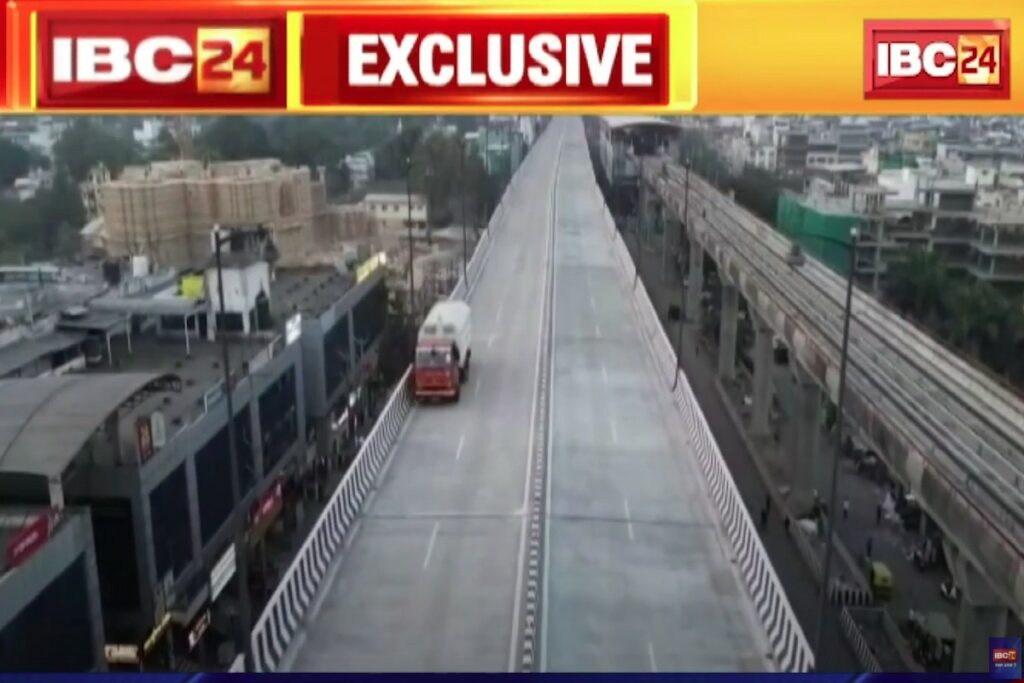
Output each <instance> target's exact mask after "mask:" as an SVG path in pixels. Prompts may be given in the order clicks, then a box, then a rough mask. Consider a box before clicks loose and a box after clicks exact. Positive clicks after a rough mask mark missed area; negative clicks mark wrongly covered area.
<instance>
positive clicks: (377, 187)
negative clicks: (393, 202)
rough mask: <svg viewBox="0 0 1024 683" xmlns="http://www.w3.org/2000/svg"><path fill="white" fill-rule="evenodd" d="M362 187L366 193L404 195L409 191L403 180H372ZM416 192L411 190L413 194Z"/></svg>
mask: <svg viewBox="0 0 1024 683" xmlns="http://www.w3.org/2000/svg"><path fill="white" fill-rule="evenodd" d="M364 189H365V191H366V194H367V195H371V194H400V195H402V196H405V195H406V194H408V192H409V187H408V185H407V184H406V182H405V181H404V180H374V181H371V182H369V183H367V184H366V187H365V188H364ZM417 194H418V193H416V192H413V195H417Z"/></svg>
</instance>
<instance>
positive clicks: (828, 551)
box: [814, 228, 857, 662]
mask: <svg viewBox="0 0 1024 683" xmlns="http://www.w3.org/2000/svg"><path fill="white" fill-rule="evenodd" d="M856 267H857V229H856V228H851V229H850V272H849V273H848V274H847V276H846V308H845V309H844V314H843V339H842V345H841V350H840V356H839V396H838V397H837V399H836V439H837V441H836V457H835V461H834V462H833V463H832V479H831V482H830V484H829V496H828V520H827V524H826V526H827V531H826V536H825V567H824V570H823V574H822V576H823V582H822V586H821V596H820V600H819V604H818V623H817V629H816V630H815V634H814V658H815V661H816V662H820V661H821V636H822V632H823V631H824V625H825V612H826V611H827V610H828V602H829V581H830V574H831V570H832V547H833V546H834V545H835V543H834V541H833V538H832V537H833V535H834V534H835V520H836V492H837V489H838V484H839V460H840V458H841V457H842V448H843V398H844V395H845V394H846V366H847V364H848V363H849V353H848V348H849V343H850V319H851V318H852V317H853V278H854V271H855V270H856Z"/></svg>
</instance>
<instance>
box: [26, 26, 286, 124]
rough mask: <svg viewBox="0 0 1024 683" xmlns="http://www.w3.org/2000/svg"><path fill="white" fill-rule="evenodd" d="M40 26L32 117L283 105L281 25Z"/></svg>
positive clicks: (283, 37) (283, 76)
mask: <svg viewBox="0 0 1024 683" xmlns="http://www.w3.org/2000/svg"><path fill="white" fill-rule="evenodd" d="M39 26H40V29H39V39H38V42H37V44H38V52H37V56H36V58H37V67H38V68H37V73H38V90H37V93H36V96H37V107H38V108H39V109H64V110H67V109H72V110H73V109H161V108H174V109H188V108H197V107H202V108H225V109H229V108H236V107H237V108H262V107H276V106H282V105H283V104H284V102H285V99H284V98H285V83H284V80H285V72H284V40H285V36H284V30H285V27H284V23H283V20H281V19H278V18H258V19H256V18H245V17H242V18H238V17H234V18H222V17H205V16H198V17H197V16H189V17H185V16H180V15H179V16H175V15H170V16H164V17H162V18H161V19H156V18H153V17H152V15H150V16H149V17H144V16H137V15H132V16H124V17H121V16H109V15H107V16H106V17H105V18H104V19H102V20H98V19H97V18H95V17H86V16H84V15H81V16H79V15H76V16H67V15H64V14H55V15H52V16H46V17H44V18H42V19H41V20H40V23H39Z"/></svg>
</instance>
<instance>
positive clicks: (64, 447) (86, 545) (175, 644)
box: [0, 251, 387, 670]
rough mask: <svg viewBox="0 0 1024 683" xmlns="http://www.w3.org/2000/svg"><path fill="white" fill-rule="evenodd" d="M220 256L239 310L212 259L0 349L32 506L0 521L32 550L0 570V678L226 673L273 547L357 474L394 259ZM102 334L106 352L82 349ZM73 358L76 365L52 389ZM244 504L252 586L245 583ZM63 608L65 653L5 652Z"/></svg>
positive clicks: (13, 478)
mask: <svg viewBox="0 0 1024 683" xmlns="http://www.w3.org/2000/svg"><path fill="white" fill-rule="evenodd" d="M221 263H222V272H221V279H222V280H223V284H224V299H225V306H224V308H225V310H226V314H224V315H221V314H220V312H219V304H218V303H217V302H218V300H219V298H220V297H219V290H218V286H217V282H218V277H217V270H216V269H215V268H214V267H213V266H212V265H208V266H207V267H206V268H204V269H201V270H199V271H194V272H190V273H184V274H182V273H175V272H173V271H172V272H168V273H162V274H159V275H152V276H147V277H144V278H131V279H129V280H126V281H124V282H123V283H122V284H121V285H118V286H113V287H111V288H110V289H109V290H108V291H107V292H106V293H105V294H103V295H102V296H98V297H96V296H94V297H92V298H91V299H90V300H89V301H88V302H87V303H86V305H84V306H77V307H75V308H73V309H70V310H66V311H65V312H64V314H63V315H61V316H59V319H58V321H57V323H56V325H55V329H54V330H53V331H52V332H50V333H48V334H41V335H40V336H36V337H34V338H33V339H32V343H31V344H30V345H28V346H27V347H24V348H23V346H24V345H22V346H19V347H18V348H17V353H15V354H10V355H9V354H7V353H6V352H7V349H8V347H0V363H2V362H6V363H7V364H8V365H10V364H11V363H14V362H16V363H18V364H19V367H20V369H21V370H24V373H21V372H19V373H16V374H17V375H18V376H19V377H20V378H17V379H3V380H0V415H2V416H3V417H2V419H0V454H2V455H0V499H2V500H3V501H4V503H5V504H9V505H12V506H17V508H16V509H12V510H11V511H9V512H5V511H2V510H0V513H2V514H5V515H6V517H0V519H4V520H8V519H9V520H12V521H11V522H10V523H9V524H7V523H6V522H5V523H4V524H0V536H4V538H5V539H11V538H15V539H18V540H17V541H16V544H20V545H26V547H27V548H28V547H29V546H31V547H30V548H29V550H31V552H27V551H24V550H22V551H19V552H20V555H18V562H17V563H8V566H5V567H3V568H2V571H3V572H4V575H3V576H0V606H2V607H0V669H3V670H19V669H21V670H27V669H32V668H35V669H37V670H38V669H40V668H46V669H54V668H59V669H67V670H83V669H101V668H104V667H105V666H107V664H108V663H109V665H110V666H115V667H129V668H135V669H137V668H139V667H140V666H141V667H142V668H167V667H172V668H173V667H180V666H182V663H183V662H193V663H194V664H192V665H187V666H193V665H198V666H200V667H204V668H217V667H223V666H227V665H228V664H230V663H231V662H232V661H233V659H234V657H235V656H236V654H237V653H235V652H234V650H233V644H232V640H231V633H232V626H231V624H232V619H234V618H236V616H235V615H237V613H238V603H239V600H240V598H241V596H242V591H251V593H250V595H251V597H252V599H253V601H254V612H255V613H256V614H258V610H259V608H260V605H261V600H262V599H264V598H265V597H266V596H267V595H268V594H269V591H270V590H271V589H272V587H273V584H274V581H275V580H276V576H275V573H274V569H273V567H275V566H277V564H276V563H275V562H277V563H279V562H281V561H284V562H287V560H288V559H289V558H287V557H284V558H281V557H278V558H277V560H274V553H275V552H278V551H277V550H275V548H278V547H280V546H281V544H279V543H278V544H275V543H273V542H271V541H270V540H269V539H270V538H271V537H273V536H275V535H277V534H278V533H279V532H278V531H275V529H277V528H278V527H282V526H284V527H290V528H295V527H298V526H299V524H300V520H301V515H302V513H301V511H302V509H303V501H305V500H307V499H308V497H309V496H311V495H324V488H323V484H324V483H325V481H326V477H328V476H330V472H331V471H332V470H335V469H337V468H340V467H344V465H345V463H344V458H343V457H342V456H343V455H345V454H347V453H350V452H351V451H350V449H351V447H352V445H353V444H354V441H355V428H356V427H357V426H359V424H360V423H361V422H362V421H365V420H366V417H367V415H368V412H369V409H370V407H371V402H372V401H375V400H376V399H377V396H378V395H379V394H382V393H383V388H382V387H380V386H378V381H377V377H376V376H375V374H374V367H375V356H376V347H377V344H378V340H379V338H380V336H381V334H382V332H383V327H384V316H385V315H386V310H387V307H386V301H387V291H386V289H385V285H384V269H383V268H382V266H383V260H382V259H381V258H380V257H375V258H373V259H369V260H367V261H366V262H365V263H362V264H354V267H353V268H352V269H351V271H349V270H344V271H342V270H338V269H336V268H319V269H306V270H302V271H296V270H292V269H275V268H273V267H272V265H271V264H268V263H267V262H265V261H262V260H261V259H259V258H256V257H254V256H253V255H252V254H251V253H249V252H244V251H243V252H232V251H229V252H228V253H226V254H224V255H223V257H222V259H221ZM211 302H213V303H212V304H211ZM57 336H60V337H62V339H60V340H54V339H53V337H57ZM63 337H74V340H72V342H71V343H70V344H69V343H68V340H67V339H66V338H63ZM75 340H77V341H75ZM58 341H59V343H57V342H58ZM92 341H94V342H96V344H95V345H94V348H95V349H96V350H97V352H96V353H95V354H93V353H91V352H88V351H83V350H82V347H81V346H80V344H82V343H83V342H84V343H86V344H88V343H89V342H92ZM223 344H226V345H227V348H228V351H229V356H230V359H231V373H230V376H229V379H228V380H227V382H226V383H225V381H224V375H225V372H224V366H223V356H222V353H223V349H222V345H223ZM65 349H71V350H77V351H78V355H77V356H75V358H81V363H79V364H76V365H75V367H71V368H62V369H61V372H62V373H63V374H60V375H58V376H53V374H54V373H53V372H52V368H53V364H54V363H55V362H57V361H56V360H55V359H54V357H53V355H54V353H58V352H64V351H65ZM67 353H68V354H69V356H70V355H73V354H72V352H71V351H67ZM33 354H34V356H33ZM12 355H13V356H15V357H13V358H12ZM5 356H6V358H5ZM29 356H33V357H31V358H30V357H29ZM82 356H84V358H82ZM40 368H43V370H42V372H38V370H40ZM41 374H42V375H49V376H41ZM227 392H230V393H231V396H232V404H233V414H232V416H231V420H230V421H229V418H228V414H227V411H226V405H227V401H226V400H225V396H226V394H227ZM343 407H344V408H343ZM229 424H231V425H232V426H233V430H234V433H235V436H236V444H235V445H236V450H235V454H236V457H237V462H236V464H237V472H238V473H239V486H240V490H239V499H238V500H239V502H238V503H237V504H236V503H235V500H234V497H233V491H232V485H231V482H232V471H231V470H232V466H231V465H232V464H231V460H230V457H229V453H230V450H229V448H228V443H229V438H228V425H229ZM311 489H312V490H313V491H314V492H317V493H310V490H311ZM235 511H237V512H238V515H239V517H238V519H240V523H241V524H242V525H243V527H244V533H245V537H246V545H245V548H246V550H245V552H246V557H247V559H248V560H249V563H250V567H251V568H252V569H251V571H250V574H249V578H250V585H248V586H242V585H240V584H239V581H238V579H237V575H236V566H237V562H238V560H239V558H238V557H236V554H235V546H234V545H233V539H234V537H235V533H236V531H235V530H236V522H235V521H234V520H235V519H236V518H235V517H233V513H234V512H235ZM43 513H45V514H44V515H43V518H45V520H44V521H46V522H47V523H46V525H44V523H43V521H39V520H40V519H41V517H40V515H41V514H43ZM19 515H20V516H19ZM5 525H6V526H5ZM3 529H8V530H7V531H2V530H3ZM43 531H45V532H46V533H45V534H44V533H42V532H43ZM30 535H31V539H32V541H31V543H27V542H26V541H25V540H24V539H25V538H27V537H29V536H30ZM20 545H19V547H20ZM285 547H287V545H286V546H285ZM267 558H270V561H268V560H267ZM65 576H68V577H70V578H62V577H65ZM69 595H70V596H71V598H74V599H71V598H69V597H68V596H69ZM55 596H56V597H55ZM60 600H65V601H66V605H65V609H66V610H67V614H66V615H65V616H66V620H67V626H68V629H71V631H73V633H68V634H64V635H67V636H68V637H67V639H62V641H61V647H60V648H56V649H57V650H60V652H59V653H58V654H55V655H53V657H54V658H53V659H51V660H48V661H47V662H46V663H45V665H44V663H42V660H40V659H39V656H41V655H40V652H45V653H49V652H52V651H54V647H53V640H52V637H51V638H48V639H43V638H41V639H40V643H37V644H35V645H33V646H32V648H35V649H32V648H28V647H24V648H16V649H12V648H11V647H8V644H12V645H14V646H17V645H18V644H19V643H21V642H22V641H21V640H19V639H18V638H14V637H8V636H9V634H10V633H12V631H10V630H9V629H11V628H16V629H17V630H18V633H25V634H32V633H37V632H41V631H40V629H43V628H44V626H45V625H46V623H47V622H46V620H50V622H58V621H60V618H59V617H58V616H57V615H58V612H55V611H54V608H53V605H54V603H55V601H57V604H62V603H60ZM8 605H11V606H12V607H11V608H10V609H8ZM39 605H42V606H43V607H39ZM46 605H50V607H46ZM44 608H45V609H44ZM26 610H27V611H26ZM100 615H101V616H100ZM40 620H43V621H40ZM12 624H13V625H14V626H11V625H12ZM33 624H35V626H33ZM50 628H51V629H57V628H58V626H55V625H53V624H52V623H51V624H50ZM33 629H34V630H33ZM64 630H67V629H64ZM52 632H53V631H52V630H51V631H50V633H52ZM60 633H64V631H63V630H62V631H60ZM72 636H73V637H72ZM19 637H20V636H19ZM41 643H45V647H44V645H42V644H41ZM104 645H105V646H106V647H105V658H106V660H107V663H104V661H103V659H104V657H103V656H102V655H103V653H104V647H103V646H104Z"/></svg>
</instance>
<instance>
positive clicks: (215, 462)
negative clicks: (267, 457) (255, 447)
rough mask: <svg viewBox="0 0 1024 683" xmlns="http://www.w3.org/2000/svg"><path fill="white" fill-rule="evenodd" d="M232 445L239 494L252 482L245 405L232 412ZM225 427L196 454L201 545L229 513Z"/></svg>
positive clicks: (251, 461)
mask: <svg viewBox="0 0 1024 683" xmlns="http://www.w3.org/2000/svg"><path fill="white" fill-rule="evenodd" d="M235 438H236V442H235V448H236V449H237V451H238V460H239V468H238V472H239V480H240V482H241V486H242V490H241V495H243V496H244V495H245V494H246V493H248V492H249V490H250V489H251V488H252V487H253V484H255V482H256V470H255V465H254V463H253V458H252V422H251V420H250V417H249V411H248V409H247V408H243V409H242V410H241V411H240V412H239V413H238V414H236V415H235ZM229 450H230V449H229V446H228V430H227V427H226V426H225V427H223V428H222V429H221V430H220V431H219V432H217V435H216V436H214V437H213V438H212V439H210V440H209V441H207V442H206V445H205V446H203V447H202V448H201V449H200V450H199V452H198V453H197V454H196V489H197V494H198V495H197V498H198V501H199V536H200V538H201V539H202V541H203V544H204V545H205V544H207V543H209V542H210V540H211V539H212V538H213V537H214V535H215V534H216V533H217V531H218V530H219V529H220V528H221V526H222V525H223V524H224V523H225V522H226V521H227V519H228V515H230V514H231V510H232V507H233V505H234V502H233V500H232V494H231V461H230V460H229V459H228V453H229Z"/></svg>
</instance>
